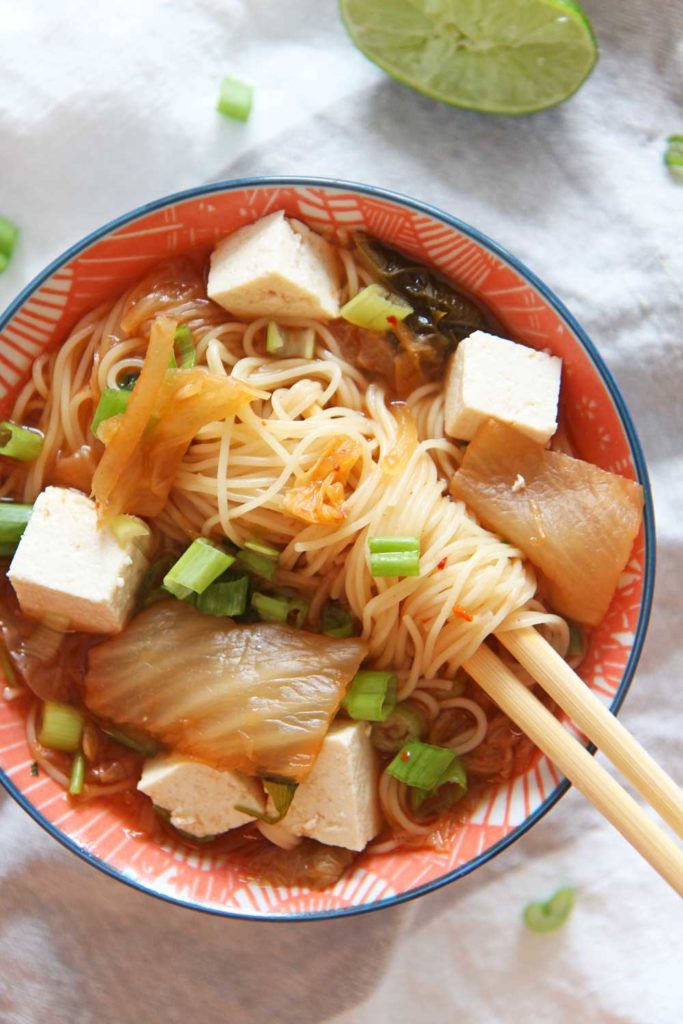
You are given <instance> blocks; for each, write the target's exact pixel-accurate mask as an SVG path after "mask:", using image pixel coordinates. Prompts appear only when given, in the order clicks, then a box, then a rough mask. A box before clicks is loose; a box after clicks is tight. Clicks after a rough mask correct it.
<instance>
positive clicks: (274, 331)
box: [266, 320, 285, 356]
mask: <svg viewBox="0 0 683 1024" xmlns="http://www.w3.org/2000/svg"><path fill="white" fill-rule="evenodd" d="M284 347H285V333H284V330H281V329H280V328H279V327H278V325H277V324H276V323H275V321H274V320H271V321H270V323H269V324H268V329H267V330H266V352H267V353H268V354H269V355H271V356H275V355H279V353H280V352H282V350H283V348H284Z"/></svg>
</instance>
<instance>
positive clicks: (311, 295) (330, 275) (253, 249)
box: [207, 210, 340, 320]
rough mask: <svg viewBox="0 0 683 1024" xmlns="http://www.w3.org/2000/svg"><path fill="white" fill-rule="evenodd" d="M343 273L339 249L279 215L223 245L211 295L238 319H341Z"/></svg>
mask: <svg viewBox="0 0 683 1024" xmlns="http://www.w3.org/2000/svg"><path fill="white" fill-rule="evenodd" d="M339 286H340V280H339V271H338V268H337V258H336V256H335V253H334V250H333V249H332V247H331V246H330V245H328V243H327V242H326V241H325V240H324V239H323V238H321V237H320V236H319V235H316V234H314V233H313V232H312V231H306V232H305V233H300V232H299V231H295V230H294V228H293V227H292V226H291V224H290V222H289V221H288V220H287V218H286V217H285V215H284V213H283V212H282V211H281V210H280V211H278V212H277V213H272V214H270V216H268V217H263V218H262V219H261V220H257V221H255V222H254V223H253V224H248V225H247V226H246V227H244V228H240V229H239V230H238V231H235V232H234V234H232V235H229V236H228V237H227V238H224V239H223V240H222V241H221V242H219V243H218V245H217V246H216V248H215V249H214V251H213V253H212V255H211V269H210V271H209V280H208V284H207V291H208V295H209V298H210V299H213V301H214V302H217V303H218V304H219V305H220V306H223V307H224V308H225V309H227V310H228V312H230V313H232V314H233V316H237V317H241V318H243V319H245V320H255V319H257V318H258V317H262V316H269V317H274V318H278V317H281V316H291V317H305V318H312V319H320V320H328V319H332V318H333V317H336V316H339Z"/></svg>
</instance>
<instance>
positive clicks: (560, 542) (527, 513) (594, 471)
mask: <svg viewBox="0 0 683 1024" xmlns="http://www.w3.org/2000/svg"><path fill="white" fill-rule="evenodd" d="M451 492H452V494H453V495H454V496H455V497H456V498H460V499H462V500H463V501H464V502H465V503H466V504H467V505H468V506H469V507H470V508H471V509H473V511H474V512H476V514H477V515H478V516H479V518H480V519H481V521H482V522H483V524H484V525H485V526H487V527H488V528H490V529H493V530H495V531H496V532H497V533H499V534H500V535H501V536H502V537H504V538H505V539H507V540H509V541H511V542H512V543H513V544H516V545H517V546H518V547H519V548H520V549H521V550H522V551H523V552H524V554H525V555H526V556H527V558H528V559H529V561H530V562H532V563H533V565H534V566H535V567H536V568H537V569H538V570H540V573H541V576H542V580H541V582H542V588H543V591H544V593H545V594H546V596H547V598H548V601H549V602H550V604H551V606H552V607H553V608H554V609H555V610H556V611H557V612H559V613H560V614H562V615H566V616H567V617H568V618H570V619H573V620H575V621H576V622H581V623H584V624H585V625H587V626H597V625H598V623H600V622H601V621H602V619H603V618H604V616H605V614H606V612H607V609H608V608H609V605H610V601H611V600H612V596H613V594H614V591H615V589H616V586H617V583H618V581H619V576H620V575H621V573H622V571H623V569H624V568H625V566H626V563H627V562H628V559H629V555H630V553H631V549H632V547H633V542H634V540H635V538H636V536H637V534H638V531H639V529H640V524H641V520H642V507H643V489H642V487H641V486H640V484H638V483H636V482H635V481H634V480H627V479H626V478H625V477H622V476H618V475H617V474H616V473H608V472H607V471H606V470H604V469H600V468H599V467H598V466H594V465H592V464H591V463H589V462H584V461H583V460H581V459H575V458H572V457H571V456H569V455H565V454H563V453H561V452H553V451H548V450H547V449H545V448H544V447H543V446H542V445H540V444H538V443H537V442H535V441H532V440H530V439H529V438H527V437H525V436H524V435H523V434H520V433H519V432H518V431H516V430H514V429H513V428H512V427H509V426H506V425H504V424H502V423H498V422H496V421H495V420H489V421H488V422H487V423H485V424H483V425H482V426H481V427H480V429H479V430H478V431H477V434H476V435H475V437H474V440H473V441H472V442H471V443H470V444H469V445H468V447H467V451H466V453H465V457H464V459H463V462H462V465H461V467H460V469H459V470H458V471H457V472H456V474H455V475H454V477H453V480H452V482H451Z"/></svg>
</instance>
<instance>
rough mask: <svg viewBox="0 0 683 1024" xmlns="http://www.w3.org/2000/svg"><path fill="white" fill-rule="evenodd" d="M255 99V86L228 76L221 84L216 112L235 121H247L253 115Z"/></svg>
mask: <svg viewBox="0 0 683 1024" xmlns="http://www.w3.org/2000/svg"><path fill="white" fill-rule="evenodd" d="M253 99H254V89H253V86H251V85H247V83H246V82H240V81H239V79H237V78H231V77H229V76H228V77H226V78H224V79H223V80H222V82H221V88H220V93H219V95H218V102H217V104H216V110H217V111H218V112H219V113H220V114H224V115H225V116H226V117H231V118H233V119H234V120H235V121H246V120H248V118H249V115H250V113H251V106H252V103H253Z"/></svg>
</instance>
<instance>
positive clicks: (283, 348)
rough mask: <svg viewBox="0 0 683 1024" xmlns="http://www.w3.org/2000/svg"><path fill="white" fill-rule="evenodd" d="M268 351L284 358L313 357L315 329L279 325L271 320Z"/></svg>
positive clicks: (267, 340)
mask: <svg viewBox="0 0 683 1024" xmlns="http://www.w3.org/2000/svg"><path fill="white" fill-rule="evenodd" d="M266 352H267V353H268V354H269V355H271V356H281V357H282V358H283V359H312V358H313V354H314V352H315V331H314V330H313V328H312V327H287V328H285V327H279V326H278V324H276V323H274V322H273V321H271V322H270V323H269V324H268V330H267V331H266Z"/></svg>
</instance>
